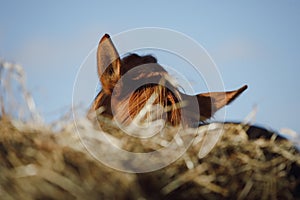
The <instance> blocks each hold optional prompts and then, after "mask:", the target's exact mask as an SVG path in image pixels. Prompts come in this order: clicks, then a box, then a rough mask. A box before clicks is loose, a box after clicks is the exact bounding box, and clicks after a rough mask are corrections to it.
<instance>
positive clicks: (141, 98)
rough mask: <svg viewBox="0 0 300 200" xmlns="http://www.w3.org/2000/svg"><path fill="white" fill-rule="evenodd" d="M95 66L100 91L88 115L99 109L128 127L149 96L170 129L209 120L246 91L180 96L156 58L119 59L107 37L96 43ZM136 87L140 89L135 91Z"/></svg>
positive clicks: (136, 56)
mask: <svg viewBox="0 0 300 200" xmlns="http://www.w3.org/2000/svg"><path fill="white" fill-rule="evenodd" d="M97 64H98V75H99V79H100V82H101V84H102V90H101V91H100V92H99V93H98V95H97V96H96V98H95V100H94V102H93V105H92V107H91V110H90V112H92V111H95V110H97V109H99V108H100V107H103V108H104V111H103V112H102V114H103V115H106V116H110V117H114V118H115V119H116V120H118V121H119V122H121V123H123V124H129V123H130V122H131V121H132V119H134V117H136V116H137V115H138V113H139V112H140V111H141V110H142V109H143V107H144V106H145V105H146V103H147V101H148V100H149V98H150V97H151V96H152V95H153V94H154V95H157V96H156V98H155V100H154V102H152V103H153V104H154V105H155V104H158V105H161V106H162V107H163V108H164V110H165V112H163V113H162V114H161V116H160V117H162V118H165V119H166V120H167V121H168V122H169V123H171V124H172V125H178V124H179V123H181V122H183V121H184V122H185V123H188V124H192V123H193V124H194V123H197V122H200V121H204V120H206V119H209V118H211V117H212V116H213V115H214V113H215V112H216V111H217V110H219V109H220V108H222V107H224V106H225V105H227V104H229V103H230V102H232V101H233V100H234V99H235V98H236V97H238V96H239V95H240V94H241V93H242V92H243V91H244V90H245V89H246V88H247V86H246V85H245V86H243V87H241V88H240V89H238V90H234V91H228V92H212V93H203V94H198V95H194V96H191V95H187V94H183V93H181V92H180V91H179V90H178V89H177V88H176V87H175V86H174V85H172V83H171V82H170V81H169V79H168V73H167V71H166V70H165V69H164V68H163V67H162V66H160V65H159V64H158V63H157V60H156V58H154V57H153V56H151V55H146V56H139V55H137V54H130V55H128V56H126V57H124V58H123V59H121V58H120V56H119V54H118V52H117V50H116V48H115V47H114V45H113V43H112V41H111V39H110V37H109V35H107V34H105V35H104V36H103V37H102V39H101V40H100V42H99V46H98V51H97ZM124 77H126V78H124ZM144 83H147V84H144ZM139 85H141V87H138V88H135V86H139Z"/></svg>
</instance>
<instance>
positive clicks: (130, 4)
mask: <svg viewBox="0 0 300 200" xmlns="http://www.w3.org/2000/svg"><path fill="white" fill-rule="evenodd" d="M178 2H179V1H178ZM299 10H300V3H299V1H295V0H294V1H292V0H290V1H276V3H275V1H248V2H245V1H243V2H242V1H226V3H225V2H221V1H219V2H218V3H211V1H180V2H179V3H177V2H176V1H173V3H168V2H166V1H120V2H117V1H103V2H101V1H88V2H87V1H85V2H84V1H60V2H58V1H57V2H56V3H55V2H54V1H31V0H28V1H19V2H17V1H2V2H1V12H0V57H1V58H3V59H5V60H7V61H12V62H17V63H19V64H21V65H23V67H24V69H25V71H26V73H27V84H28V87H29V89H30V90H31V92H32V94H33V96H34V98H35V100H36V103H37V106H38V109H39V110H40V111H41V113H42V114H43V116H44V117H45V118H46V120H47V121H51V120H52V119H56V118H57V117H58V116H59V115H60V114H62V113H63V110H64V109H65V110H66V108H68V107H69V106H70V105H71V102H72V90H73V84H74V81H75V77H76V73H77V71H78V69H79V66H80V65H81V63H82V61H83V60H84V58H85V57H86V56H87V54H88V53H89V52H90V50H91V49H93V48H94V47H95V46H96V45H97V43H98V41H99V39H100V38H101V36H102V35H103V34H104V33H110V34H111V35H114V34H118V33H120V32H122V31H126V30H130V29H133V28H142V27H162V28H168V29H173V30H175V31H179V32H182V33H184V34H186V35H188V36H189V37H191V38H193V39H194V40H195V41H197V42H198V43H199V44H201V45H202V46H203V47H204V48H205V49H206V50H207V51H208V53H209V54H210V56H211V57H212V59H213V60H214V61H215V63H216V64H217V66H218V68H219V71H220V73H221V76H222V78H223V81H224V84H225V88H226V89H228V90H230V89H236V88H238V87H240V86H242V85H243V84H248V86H249V89H248V90H247V91H246V92H245V94H243V95H242V96H241V97H240V98H239V99H237V100H236V101H235V102H234V103H233V104H232V105H231V106H229V107H228V108H227V110H226V112H227V120H234V121H241V120H243V119H244V118H245V117H246V116H247V115H248V113H249V112H251V110H252V108H253V106H254V105H257V107H258V113H257V116H256V122H257V124H260V125H264V126H266V127H271V128H273V129H275V130H279V129H280V128H291V129H293V130H295V131H297V132H300V127H299V113H300V106H299V103H300V93H299V91H300V79H299V74H300V73H299V72H300V60H299V58H300V12H299ZM95 68H96V66H95ZM199 92H200V91H199ZM86 106H87V107H88V106H89V105H86Z"/></svg>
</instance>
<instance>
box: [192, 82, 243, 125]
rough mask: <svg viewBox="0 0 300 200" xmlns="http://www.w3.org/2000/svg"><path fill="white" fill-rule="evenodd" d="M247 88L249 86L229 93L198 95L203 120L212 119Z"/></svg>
mask: <svg viewBox="0 0 300 200" xmlns="http://www.w3.org/2000/svg"><path fill="white" fill-rule="evenodd" d="M247 88H248V86H247V85H244V86H243V87H241V88H240V89H237V90H233V91H228V92H210V93H203V94H198V95H197V99H198V104H199V109H200V118H201V120H206V119H209V118H211V117H212V116H213V115H214V113H215V112H217V111H218V110H219V109H221V108H222V107H224V106H225V105H228V104H230V103H231V102H232V101H233V100H234V99H236V98H237V97H238V96H239V95H240V94H241V93H242V92H243V91H244V90H246V89H247Z"/></svg>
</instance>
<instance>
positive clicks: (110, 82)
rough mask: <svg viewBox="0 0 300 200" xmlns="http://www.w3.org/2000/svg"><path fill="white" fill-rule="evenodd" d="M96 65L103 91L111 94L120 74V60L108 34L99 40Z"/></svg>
mask: <svg viewBox="0 0 300 200" xmlns="http://www.w3.org/2000/svg"><path fill="white" fill-rule="evenodd" d="M97 66H98V75H99V78H100V81H101V85H102V89H103V90H104V92H105V93H107V94H111V93H112V91H113V89H114V87H115V85H116V83H117V82H118V80H119V79H120V76H121V75H120V66H121V61H120V57H119V54H118V52H117V49H116V48H115V46H114V44H113V42H112V41H111V39H110V36H109V35H108V34H105V35H104V36H103V37H102V39H101V40H100V42H99V45H98V50H97Z"/></svg>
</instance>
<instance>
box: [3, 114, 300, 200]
mask: <svg viewBox="0 0 300 200" xmlns="http://www.w3.org/2000/svg"><path fill="white" fill-rule="evenodd" d="M105 122H106V123H109V120H107V119H106V121H105ZM109 125H110V128H108V130H112V131H114V132H116V130H117V129H116V127H114V124H113V123H111V124H109ZM205 127H206V126H204V128H205ZM81 128H84V127H81ZM224 129H225V133H224V134H223V137H222V138H221V140H220V141H219V142H218V143H217V145H216V146H215V148H214V149H213V150H212V151H211V152H210V153H209V154H208V155H207V156H206V157H204V158H202V159H200V158H199V157H198V153H199V149H200V147H201V143H195V144H194V145H193V146H191V147H190V148H189V149H188V151H187V153H186V154H185V155H184V156H183V157H182V158H180V159H178V160H177V161H176V162H174V163H172V164H171V165H169V166H168V167H166V168H163V169H161V170H158V171H154V172H150V173H143V174H130V173H123V172H119V171H116V170H113V169H110V168H109V167H106V166H104V165H103V164H101V163H100V162H99V161H97V160H95V159H94V158H92V157H91V156H90V155H89V153H88V152H87V151H86V150H85V148H84V147H83V146H82V144H81V143H80V141H79V138H77V137H76V134H74V133H72V130H73V126H70V127H66V128H65V129H64V130H62V131H60V132H58V133H53V132H52V131H51V130H50V129H49V128H45V127H39V128H38V127H32V126H29V125H26V124H22V123H20V122H16V121H12V120H9V119H7V118H3V117H2V119H1V121H0V172H1V173H0V199H76V198H77V199H217V198H222V199H296V198H300V193H299V191H300V154H299V152H298V151H297V150H296V149H295V148H294V146H293V145H292V144H291V143H290V142H289V141H287V140H284V139H282V138H279V137H276V135H272V134H271V133H269V135H267V136H266V135H262V136H263V137H257V133H255V134H256V135H255V137H254V138H252V139H249V137H248V135H247V134H246V132H245V130H249V129H248V127H245V126H241V125H239V124H225V125H224ZM257 130H259V129H256V131H257ZM94 133H95V134H96V131H95V132H94ZM115 134H116V133H115ZM117 135H119V137H115V138H116V139H120V140H121V139H122V138H121V137H120V135H121V133H120V132H119V133H117ZM271 135H272V136H271ZM265 136H266V137H265ZM270 136H271V138H268V137H270ZM85 137H89V135H86V136H85ZM90 137H91V138H90V139H91V140H93V136H92V135H91V136H90ZM97 145H101V142H99V143H97ZM139 145H147V143H140V144H139ZM99 148H100V147H99ZM145 148H146V149H147V148H152V147H145Z"/></svg>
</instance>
